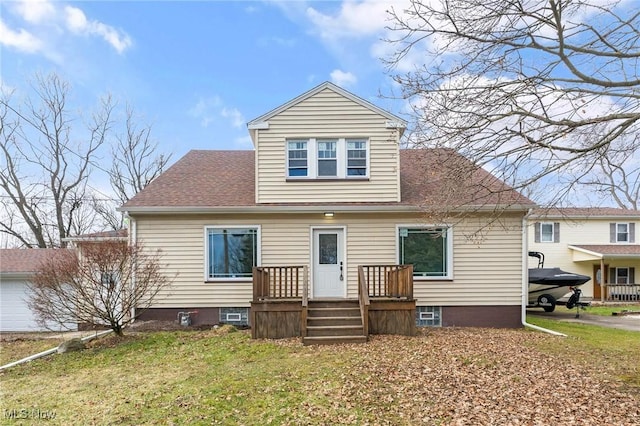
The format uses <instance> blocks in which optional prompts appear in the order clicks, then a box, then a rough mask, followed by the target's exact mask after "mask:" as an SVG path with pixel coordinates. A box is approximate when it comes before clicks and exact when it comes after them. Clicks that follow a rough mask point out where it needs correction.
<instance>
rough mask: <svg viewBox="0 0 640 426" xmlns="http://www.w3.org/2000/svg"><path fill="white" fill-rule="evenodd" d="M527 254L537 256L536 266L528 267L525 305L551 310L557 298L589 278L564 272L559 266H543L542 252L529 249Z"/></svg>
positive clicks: (554, 306) (553, 308)
mask: <svg viewBox="0 0 640 426" xmlns="http://www.w3.org/2000/svg"><path fill="white" fill-rule="evenodd" d="M529 256H532V257H536V258H538V267H537V268H529V301H528V304H527V307H541V308H544V310H545V311H546V312H553V311H554V310H555V308H556V304H557V302H558V299H560V298H562V297H563V296H565V295H567V294H568V293H570V292H571V290H572V289H574V288H577V287H579V286H581V285H582V284H584V283H586V282H587V281H589V280H590V279H591V277H589V276H587V275H581V274H574V273H572V272H566V271H563V270H562V269H560V268H545V267H544V254H542V253H540V252H537V251H530V252H529Z"/></svg>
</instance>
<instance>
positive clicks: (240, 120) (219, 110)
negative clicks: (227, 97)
mask: <svg viewBox="0 0 640 426" xmlns="http://www.w3.org/2000/svg"><path fill="white" fill-rule="evenodd" d="M187 114H189V115H190V116H191V117H193V118H195V119H198V120H200V125H201V126H202V127H209V125H210V124H211V123H214V122H215V121H219V120H220V117H222V118H225V119H226V121H227V122H228V123H229V124H230V125H231V126H232V127H234V128H238V129H240V128H243V126H244V124H245V122H246V120H245V118H244V116H243V115H242V113H241V112H240V111H239V110H238V109H237V108H232V107H228V106H226V105H225V104H224V102H223V101H222V99H221V98H220V97H219V96H211V97H208V98H200V99H199V100H198V102H196V104H195V105H194V106H193V107H191V108H190V109H189V110H188V111H187Z"/></svg>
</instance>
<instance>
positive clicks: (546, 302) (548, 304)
mask: <svg viewBox="0 0 640 426" xmlns="http://www.w3.org/2000/svg"><path fill="white" fill-rule="evenodd" d="M538 306H542V308H543V309H544V311H545V312H553V311H555V310H556V299H555V298H554V297H553V296H551V295H549V294H543V295H542V296H540V297H539V298H538Z"/></svg>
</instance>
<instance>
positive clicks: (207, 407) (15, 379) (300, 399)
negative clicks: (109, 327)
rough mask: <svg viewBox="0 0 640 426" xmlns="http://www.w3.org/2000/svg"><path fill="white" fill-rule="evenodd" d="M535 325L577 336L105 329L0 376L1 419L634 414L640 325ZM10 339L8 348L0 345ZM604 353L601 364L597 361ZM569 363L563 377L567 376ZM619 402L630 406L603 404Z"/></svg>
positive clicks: (549, 418)
mask: <svg viewBox="0 0 640 426" xmlns="http://www.w3.org/2000/svg"><path fill="white" fill-rule="evenodd" d="M532 321H535V322H536V323H537V324H539V325H541V326H547V327H550V328H553V329H557V330H559V331H563V332H567V333H569V334H571V335H572V337H570V338H566V339H565V338H558V337H554V336H550V335H548V334H544V333H539V332H533V331H530V330H524V329H520V330H494V329H473V328H471V329H458V328H442V329H428V330H424V331H423V332H422V333H421V334H420V335H419V336H416V337H402V336H373V337H372V339H371V341H370V342H368V343H367V344H364V345H341V346H328V347H305V346H302V345H301V344H300V342H299V340H298V339H287V340H280V341H268V340H251V339H250V337H249V334H248V333H247V332H231V333H221V332H219V331H176V332H149V333H139V334H133V335H130V336H127V337H125V338H124V339H123V340H117V339H115V337H113V336H112V337H107V338H103V339H100V340H98V341H95V342H94V343H93V345H92V347H90V348H89V349H87V350H85V351H83V352H76V353H68V354H63V355H54V356H51V357H47V358H43V359H40V360H37V361H33V362H31V363H28V364H25V365H21V366H18V367H15V368H12V369H10V370H8V371H6V372H3V373H0V380H1V383H2V386H1V389H0V401H1V402H0V405H1V406H0V408H1V409H2V413H3V417H2V419H1V421H2V424H16V421H15V419H11V418H9V417H10V415H9V414H10V413H12V412H13V413H15V412H17V411H15V410H27V411H25V413H33V412H38V411H33V410H39V412H45V413H55V419H53V420H49V421H48V422H47V424H63V425H68V424H79V425H80V424H82V425H84V424H149V425H156V424H225V425H236V424H244V425H257V424H260V425H264V424H276V425H279V424H357V425H360V424H367V423H368V424H376V425H377V424H390V425H398V424H400V425H402V424H405V425H413V424H428V425H432V424H436V425H437V424H454V423H456V422H462V423H463V424H507V423H510V424H515V423H518V422H520V423H522V422H525V423H526V422H529V423H531V422H533V423H545V424H546V423H548V422H551V423H553V424H563V422H565V421H566V422H572V421H573V422H578V421H579V422H580V424H633V422H635V420H636V419H640V380H638V371H637V364H638V363H637V354H638V353H640V333H635V334H634V333H632V332H623V331H619V330H606V331H604V330H599V327H581V326H580V325H579V324H564V323H555V322H550V321H547V320H538V319H535V320H532ZM607 340H608V341H609V342H612V341H613V342H616V343H615V344H607ZM14 343H15V342H3V343H2V346H3V352H4V349H5V347H6V349H8V348H9V347H10V346H12V345H13V344H14ZM574 360H575V362H574ZM603 360H606V363H607V364H608V365H609V366H608V367H607V368H599V365H600V364H601V363H602V362H603ZM634 360H635V364H633V361H634ZM630 363H631V364H633V365H634V368H635V370H634V369H633V368H630V366H629V364H630ZM588 366H593V367H594V371H591V370H590V369H589V368H587V367H588ZM578 367H579V368H578ZM550 370H551V371H550ZM565 370H566V371H568V372H570V373H571V376H570V377H567V378H564V377H562V374H561V373H562V372H563V371H565ZM586 383H588V386H585V384H586ZM576 388H580V392H576V391H575V389H576ZM514 401H518V403H517V404H514ZM613 403H615V404H617V405H619V406H621V407H627V408H626V409H624V410H618V411H611V410H608V409H607V407H609V406H610V405H611V404H613ZM572 407H574V408H572ZM581 407H588V408H589V410H593V412H588V410H586V409H585V408H581ZM12 410H13V411H12ZM29 410H31V411H29ZM567 410H570V411H567ZM18 412H19V411H18ZM8 413H9V414H8ZM585 419H586V420H585ZM589 419H592V420H593V423H591V422H590V420H589Z"/></svg>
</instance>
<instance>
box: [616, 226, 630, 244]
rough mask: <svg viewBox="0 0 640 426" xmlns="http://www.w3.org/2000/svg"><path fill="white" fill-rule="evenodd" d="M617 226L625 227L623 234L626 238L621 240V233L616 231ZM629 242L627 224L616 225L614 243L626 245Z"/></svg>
mask: <svg viewBox="0 0 640 426" xmlns="http://www.w3.org/2000/svg"><path fill="white" fill-rule="evenodd" d="M619 226H625V227H626V231H625V232H624V234H625V235H626V236H627V238H626V239H624V240H621V239H620V238H619V237H620V234H621V232H620V231H619V230H618V227H619ZM628 242H629V223H627V222H624V223H616V243H628Z"/></svg>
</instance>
